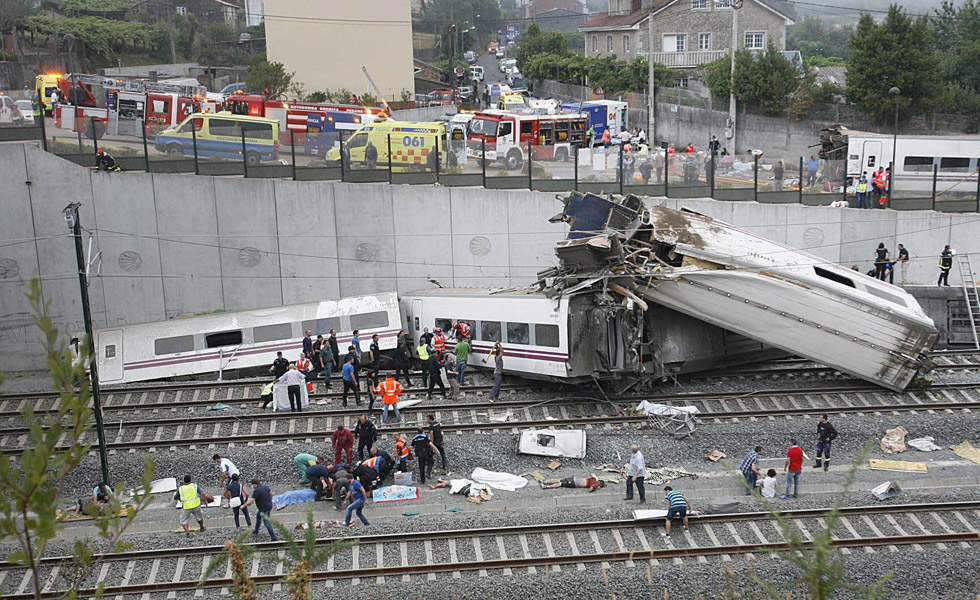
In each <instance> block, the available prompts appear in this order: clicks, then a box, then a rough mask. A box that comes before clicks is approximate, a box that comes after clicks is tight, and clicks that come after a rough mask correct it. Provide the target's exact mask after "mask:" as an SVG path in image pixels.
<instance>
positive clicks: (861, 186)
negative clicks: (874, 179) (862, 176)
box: [857, 180, 868, 194]
mask: <svg viewBox="0 0 980 600" xmlns="http://www.w3.org/2000/svg"><path fill="white" fill-rule="evenodd" d="M867 191H868V181H867V180H864V181H859V182H858V185H857V192H858V193H859V194H864V193H865V192H867Z"/></svg>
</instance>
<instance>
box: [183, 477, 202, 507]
mask: <svg viewBox="0 0 980 600" xmlns="http://www.w3.org/2000/svg"><path fill="white" fill-rule="evenodd" d="M200 505H201V495H200V494H198V493H197V484H196V483H188V484H187V485H182V486H180V506H181V507H182V508H183V509H184V510H191V509H194V508H197V507H198V506H200Z"/></svg>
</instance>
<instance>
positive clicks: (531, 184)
mask: <svg viewBox="0 0 980 600" xmlns="http://www.w3.org/2000/svg"><path fill="white" fill-rule="evenodd" d="M532 150H533V147H532V146H531V142H528V143H527V189H529V190H533V189H534V181H533V180H532V179H531V164H532V163H531V151H532Z"/></svg>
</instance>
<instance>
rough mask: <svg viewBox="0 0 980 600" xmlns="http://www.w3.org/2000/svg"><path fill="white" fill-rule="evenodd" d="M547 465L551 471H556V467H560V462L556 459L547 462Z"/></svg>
mask: <svg viewBox="0 0 980 600" xmlns="http://www.w3.org/2000/svg"><path fill="white" fill-rule="evenodd" d="M547 467H548V468H549V469H551V470H552V471H557V470H558V469H560V468H561V463H560V462H558V461H557V460H553V461H551V462H550V463H548V465H547Z"/></svg>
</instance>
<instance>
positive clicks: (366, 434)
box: [354, 415, 378, 460]
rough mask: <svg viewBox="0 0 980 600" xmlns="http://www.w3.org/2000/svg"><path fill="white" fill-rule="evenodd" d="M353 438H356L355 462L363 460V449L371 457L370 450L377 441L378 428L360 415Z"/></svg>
mask: <svg viewBox="0 0 980 600" xmlns="http://www.w3.org/2000/svg"><path fill="white" fill-rule="evenodd" d="M354 437H356V438H357V460H364V449H365V448H367V451H368V456H371V448H372V447H373V446H374V442H375V441H377V439H378V428H377V427H375V426H374V422H372V421H371V420H370V419H368V418H367V416H366V415H361V416H360V418H359V419H358V420H357V425H356V426H355V427H354Z"/></svg>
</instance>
